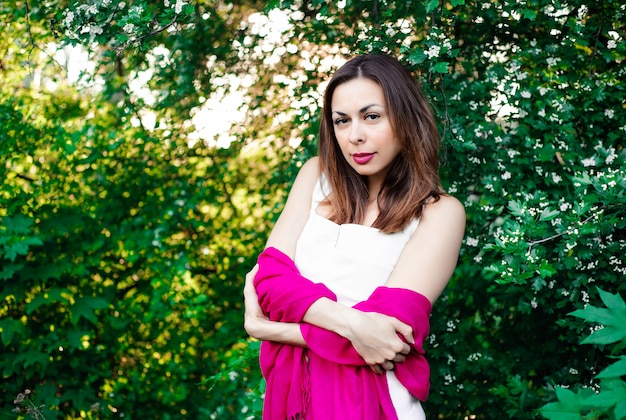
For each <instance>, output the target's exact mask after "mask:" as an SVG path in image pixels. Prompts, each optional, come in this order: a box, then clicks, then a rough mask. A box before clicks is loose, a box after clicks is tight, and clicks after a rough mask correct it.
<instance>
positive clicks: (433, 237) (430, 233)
mask: <svg viewBox="0 0 626 420" xmlns="http://www.w3.org/2000/svg"><path fill="white" fill-rule="evenodd" d="M464 233H465V209H463V205H462V204H461V203H460V202H459V200H457V199H456V198H454V197H451V196H442V197H441V198H440V199H439V201H436V202H432V203H429V204H426V205H425V206H424V211H423V213H422V217H421V219H420V223H419V225H418V227H417V229H416V230H415V233H414V234H413V236H412V237H411V239H410V240H409V242H408V243H407V244H406V246H405V247H404V250H403V251H402V254H400V259H399V260H398V263H397V264H396V266H395V268H394V270H393V272H392V273H391V276H390V277H389V279H388V280H387V283H386V284H385V285H386V286H387V287H398V288H404V289H409V290H413V291H415V292H417V293H420V294H422V295H424V296H426V297H427V298H428V300H430V302H431V303H434V302H435V301H436V300H437V298H439V295H441V292H443V289H445V287H446V285H447V284H448V281H449V280H450V277H451V276H452V273H453V272H454V269H455V268H456V263H457V259H458V257H459V250H460V248H461V242H462V241H463V235H464Z"/></svg>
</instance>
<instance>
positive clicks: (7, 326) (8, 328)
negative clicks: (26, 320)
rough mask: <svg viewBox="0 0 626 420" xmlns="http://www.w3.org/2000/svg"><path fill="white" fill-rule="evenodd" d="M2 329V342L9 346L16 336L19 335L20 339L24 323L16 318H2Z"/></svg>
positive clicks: (0, 322) (0, 325)
mask: <svg viewBox="0 0 626 420" xmlns="http://www.w3.org/2000/svg"><path fill="white" fill-rule="evenodd" d="M0 329H1V330H2V335H1V338H2V344H4V345H5V346H8V345H9V344H11V341H12V340H13V337H14V336H16V335H17V336H18V339H19V336H21V335H22V334H23V333H24V324H22V323H21V322H20V321H18V320H15V319H11V318H4V319H0Z"/></svg>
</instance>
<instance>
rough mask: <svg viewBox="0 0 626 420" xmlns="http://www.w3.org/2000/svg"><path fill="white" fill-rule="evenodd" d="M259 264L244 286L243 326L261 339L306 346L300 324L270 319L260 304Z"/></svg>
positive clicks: (247, 277)
mask: <svg viewBox="0 0 626 420" xmlns="http://www.w3.org/2000/svg"><path fill="white" fill-rule="evenodd" d="M258 268H259V266H258V265H256V266H254V268H253V269H252V271H250V272H249V273H248V274H247V275H246V283H245V286H244V288H243V299H244V307H245V313H244V323H243V326H244V328H245V330H246V332H247V333H248V334H249V335H250V337H254V338H257V339H259V340H266V341H276V342H279V343H285V344H291V345H294V346H300V347H306V342H305V341H304V338H303V337H302V333H301V332H300V324H297V323H291V322H275V321H270V320H269V319H268V318H267V317H266V316H265V314H264V313H263V309H261V306H260V305H259V296H258V295H257V292H256V290H255V289H254V276H255V275H256V272H257V271H258Z"/></svg>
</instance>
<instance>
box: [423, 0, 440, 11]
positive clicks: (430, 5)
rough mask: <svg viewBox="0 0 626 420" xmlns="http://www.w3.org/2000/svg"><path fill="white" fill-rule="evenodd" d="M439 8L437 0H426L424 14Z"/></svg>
mask: <svg viewBox="0 0 626 420" xmlns="http://www.w3.org/2000/svg"><path fill="white" fill-rule="evenodd" d="M438 6H439V0H428V2H427V3H426V13H430V12H432V11H433V10H435V9H436V8H437V7H438Z"/></svg>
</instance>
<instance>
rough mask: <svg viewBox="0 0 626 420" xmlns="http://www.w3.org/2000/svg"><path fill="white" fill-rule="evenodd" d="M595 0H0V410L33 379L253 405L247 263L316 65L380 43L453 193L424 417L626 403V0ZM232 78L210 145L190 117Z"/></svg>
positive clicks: (85, 410)
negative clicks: (454, 208)
mask: <svg viewBox="0 0 626 420" xmlns="http://www.w3.org/2000/svg"><path fill="white" fill-rule="evenodd" d="M589 3H590V2H583V1H579V0H574V1H569V2H566V3H564V2H558V1H553V2H537V1H512V0H511V1H508V0H502V1H491V2H467V1H464V0H450V1H426V2H385V1H358V2H356V1H351V0H349V1H345V2H324V1H311V2H298V1H272V2H256V1H246V2H216V1H196V2H193V3H192V2H185V1H163V2H151V1H147V0H132V1H126V2H116V1H89V2H67V1H60V0H53V1H48V2H37V1H29V2H23V1H9V2H5V3H3V4H2V6H0V22H1V23H2V25H3V37H2V38H1V39H0V46H1V47H2V51H4V52H5V53H4V55H3V56H2V58H1V59H0V69H1V71H2V81H3V82H2V85H0V126H1V127H2V130H0V155H1V156H2V157H3V162H2V164H0V284H1V286H2V287H0V300H1V302H2V305H0V339H1V341H2V346H1V347H0V370H1V371H2V375H3V376H2V382H1V383H2V385H1V386H0V390H1V391H2V394H3V395H7V396H9V399H10V401H9V399H7V400H6V401H5V402H4V403H3V404H4V405H3V406H0V412H3V413H7V412H9V411H10V410H11V409H12V408H13V406H12V405H11V402H12V401H13V399H14V398H15V396H17V395H18V394H19V393H23V392H24V390H25V389H30V390H32V391H33V394H34V396H35V397H34V399H33V401H35V400H36V404H37V406H39V405H43V406H44V407H45V409H46V410H48V412H46V418H54V417H55V416H58V417H60V418H75V417H79V416H80V417H90V416H91V417H92V418H108V417H116V416H121V415H124V416H125V417H126V418H180V417H189V418H209V417H211V416H217V417H224V418H239V417H242V418H257V417H258V413H259V411H260V405H261V400H262V395H263V383H262V380H261V379H260V374H259V372H258V370H257V369H256V367H257V361H256V354H257V353H256V352H257V349H258V343H257V342H255V341H247V340H245V332H244V331H243V329H242V307H241V304H242V302H241V287H242V283H243V279H244V275H245V273H246V272H247V271H248V270H249V268H250V267H251V266H252V265H253V262H254V258H255V256H256V255H257V253H258V252H259V250H260V249H261V248H262V247H263V243H264V241H265V239H266V237H267V235H268V233H269V230H270V229H271V226H272V223H273V220H274V219H275V217H276V215H277V214H278V213H279V211H280V209H281V207H282V205H283V203H284V200H285V197H286V194H287V191H288V189H289V186H290V184H291V182H292V181H293V179H294V177H295V174H296V172H297V170H298V168H299V167H300V165H301V164H302V162H303V161H305V160H306V159H307V158H308V157H309V156H311V155H313V154H315V148H316V147H315V146H316V131H317V125H318V121H319V103H320V95H321V93H320V90H319V87H320V82H321V81H323V80H325V79H326V78H327V77H328V76H329V75H330V74H331V73H332V71H333V69H334V68H335V67H336V66H337V65H339V64H340V63H341V61H342V60H343V59H344V58H346V57H348V56H350V55H352V54H354V53H361V52H379V51H385V52H391V53H393V54H395V55H397V56H399V57H400V58H401V59H402V60H403V61H404V62H405V63H407V65H408V66H410V67H411V68H412V69H413V70H414V71H415V72H416V74H417V75H418V76H419V78H420V80H421V82H422V86H423V88H424V90H425V91H426V92H427V94H428V96H429V97H430V98H432V105H433V108H434V109H435V111H436V113H437V116H438V118H439V120H440V132H441V135H442V159H441V174H442V181H443V183H444V187H445V188H446V189H447V191H449V192H450V193H451V194H452V195H455V196H456V197H458V198H459V199H460V200H462V201H463V203H464V205H465V207H466V211H467V217H468V224H467V232H466V233H467V234H466V239H465V243H464V246H463V248H462V250H461V255H460V258H459V264H458V268H457V270H456V272H455V274H454V276H453V278H452V279H451V282H450V285H449V287H448V288H447V289H446V291H445V293H444V294H443V296H442V297H441V298H440V299H439V301H438V302H437V304H436V305H435V307H434V312H433V316H432V326H431V335H430V336H429V337H428V340H427V343H426V349H427V352H428V357H429V360H430V362H431V366H432V378H431V379H432V392H431V396H430V398H429V400H428V401H427V402H426V403H425V404H424V406H425V409H426V411H427V414H428V417H429V418H465V417H467V418H476V419H495V418H516V419H531V418H536V416H538V410H539V408H540V407H545V406H546V404H554V405H551V406H549V407H552V408H551V410H556V411H557V412H558V410H561V414H559V415H563V416H565V415H566V414H567V413H568V410H569V414H571V415H577V416H578V417H572V418H581V417H580V416H581V415H584V416H587V418H592V417H593V416H594V415H596V414H598V413H600V411H598V410H605V411H602V412H606V413H609V412H610V411H607V410H613V413H612V414H607V415H609V416H614V418H620V417H621V418H623V417H624V415H623V411H620V410H624V408H623V407H622V405H620V404H619V403H617V404H613V405H611V404H612V403H611V402H616V401H619V400H618V398H621V395H622V394H620V392H623V384H622V382H621V380H620V379H619V377H621V376H623V374H624V363H625V362H624V356H623V355H618V354H617V352H618V351H622V349H623V348H622V347H620V346H621V344H619V343H622V341H611V340H617V339H619V340H623V334H624V331H623V328H621V327H623V325H624V318H623V316H624V315H623V310H622V309H619V308H620V307H619V305H620V301H618V300H617V298H611V296H616V295H612V294H611V293H620V292H623V291H624V290H625V288H626V285H625V283H624V282H623V279H624V276H625V275H626V263H625V260H624V257H623V255H624V250H625V249H626V235H625V232H626V218H625V215H626V211H625V210H626V207H625V204H624V203H625V202H626V200H625V196H626V192H625V191H626V181H625V179H626V176H625V175H626V152H625V150H624V140H623V139H624V133H625V132H626V126H624V121H626V107H625V106H624V99H623V98H624V87H623V83H621V81H622V80H623V79H624V74H625V70H624V66H623V63H624V59H625V58H626V42H625V41H624V40H625V39H626V30H625V28H624V22H625V21H626V20H625V19H624V14H625V13H626V11H625V10H624V7H623V5H622V4H621V3H622V2H621V1H617V0H608V1H603V2H599V3H597V4H596V3H593V2H592V3H593V4H589ZM281 13H282V14H281ZM281 21H286V22H287V23H289V25H281V26H280V29H276V30H272V31H270V30H268V28H270V27H271V24H272V23H271V22H281ZM68 45H74V46H76V47H78V46H80V47H81V48H76V49H70V48H69V47H68ZM82 52H86V53H89V58H90V60H91V63H93V65H94V70H93V71H90V70H87V71H85V73H84V74H82V75H80V77H73V76H71V75H70V71H69V68H70V65H69V63H70V62H71V61H72V60H73V59H74V58H76V57H78V56H79V55H80V54H81V53H82ZM70 58H71V59H72V60H70ZM137 86H140V87H142V88H143V89H137ZM146 92H149V93H146ZM232 92H235V93H241V94H242V95H243V96H242V97H243V100H242V102H241V103H240V104H238V108H239V110H241V111H242V113H243V114H244V117H243V120H241V121H239V122H237V123H236V124H234V125H233V127H232V129H231V131H230V133H229V134H230V136H231V138H232V139H234V141H233V142H231V143H230V146H228V147H217V145H216V144H217V142H216V139H213V138H211V137H210V136H209V137H202V136H200V137H198V135H197V133H196V132H194V127H193V126H192V124H190V121H192V119H193V117H194V116H196V115H198V114H200V113H201V112H202V110H203V108H205V107H206V105H207V104H208V103H210V102H211V101H215V100H217V101H218V102H212V103H217V104H218V105H217V106H218V107H221V106H222V105H221V104H222V103H224V104H225V103H226V98H227V97H228V94H229V93H232ZM220 101H221V102H220ZM214 106H215V105H214ZM224 106H225V105H224ZM151 121H152V123H150V122H151ZM194 136H195V137H194ZM599 290H600V291H599ZM602 290H605V291H610V292H611V293H609V292H602ZM598 299H602V300H603V302H605V305H606V308H595V307H593V306H591V305H590V303H591V302H595V301H597V300H598ZM607 299H608V300H607ZM592 308H595V309H592ZM578 311H582V312H578ZM572 312H573V313H574V314H579V315H582V316H583V319H585V320H587V319H589V320H590V321H591V322H596V323H599V324H601V325H604V329H600V330H598V331H597V332H596V333H594V334H591V335H590V336H589V337H588V338H587V339H586V340H588V341H585V343H590V344H595V345H593V346H580V345H579V342H580V337H581V335H586V332H585V331H583V330H581V328H580V327H579V325H578V323H577V322H575V320H574V319H573V317H567V316H566V314H568V313H572ZM577 316H578V315H577ZM587 317H588V318H587ZM594 317H595V318H594ZM611 357H614V359H611ZM591 367H593V369H591ZM555 384H559V387H555V386H554V385H555ZM598 389H599V390H600V392H599V393H596V391H597V390H598ZM555 390H556V391H555ZM555 393H556V397H557V398H558V402H551V401H552V400H553V399H554V394H555ZM622 399H623V398H622ZM591 407H593V410H596V411H595V412H592V411H591V410H592V408H591ZM546 412H547V411H545V410H544V411H542V413H543V414H544V415H545V413H546ZM581 413H582V414H581ZM555 415H556V414H555ZM558 418H564V417H558ZM610 418H612V417H610Z"/></svg>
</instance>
